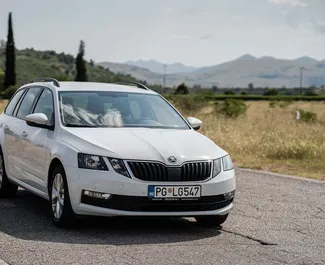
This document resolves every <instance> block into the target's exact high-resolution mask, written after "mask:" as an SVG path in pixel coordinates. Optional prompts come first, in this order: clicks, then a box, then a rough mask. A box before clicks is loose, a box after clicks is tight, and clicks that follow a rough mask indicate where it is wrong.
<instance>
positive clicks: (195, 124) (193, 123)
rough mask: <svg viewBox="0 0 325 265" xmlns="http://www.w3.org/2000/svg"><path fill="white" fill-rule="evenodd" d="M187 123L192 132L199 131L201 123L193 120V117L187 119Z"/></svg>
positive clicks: (195, 119)
mask: <svg viewBox="0 0 325 265" xmlns="http://www.w3.org/2000/svg"><path fill="white" fill-rule="evenodd" d="M187 121H188V122H189V124H190V125H191V127H192V128H193V129H194V130H196V131H197V130H199V129H200V128H201V126H202V121H201V120H199V119H197V118H194V117H188V118H187Z"/></svg>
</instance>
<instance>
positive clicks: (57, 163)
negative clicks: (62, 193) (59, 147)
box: [47, 157, 64, 194]
mask: <svg viewBox="0 0 325 265" xmlns="http://www.w3.org/2000/svg"><path fill="white" fill-rule="evenodd" d="M57 166H62V168H63V170H64V166H63V163H62V161H61V160H60V159H59V158H58V157H54V158H53V159H52V160H51V163H50V166H49V169H48V172H47V189H48V192H49V189H50V179H51V176H52V172H53V171H54V169H55V168H56V167H57ZM49 194H50V193H49Z"/></svg>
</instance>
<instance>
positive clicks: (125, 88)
mask: <svg viewBox="0 0 325 265" xmlns="http://www.w3.org/2000/svg"><path fill="white" fill-rule="evenodd" d="M27 86H28V87H30V86H46V87H51V88H52V89H54V90H57V91H112V92H129V93H141V94H157V93H156V92H155V91H152V90H147V89H143V88H138V87H137V86H133V85H122V84H112V83H98V82H73V81H63V82H61V81H60V87H57V86H55V85H53V84H52V83H51V82H35V83H29V84H26V85H25V86H24V87H27Z"/></svg>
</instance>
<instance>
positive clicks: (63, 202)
mask: <svg viewBox="0 0 325 265" xmlns="http://www.w3.org/2000/svg"><path fill="white" fill-rule="evenodd" d="M49 195H50V196H49V197H50V200H49V202H50V203H49V206H50V209H51V213H52V221H53V223H54V225H56V226H57V227H61V228H65V227H72V226H74V225H75V224H76V214H75V213H74V211H73V209H72V206H71V202H70V196H69V189H68V183H67V178H66V175H65V171H64V168H63V166H61V165H59V166H57V167H56V168H55V169H54V170H53V172H52V174H51V179H50V185H49Z"/></svg>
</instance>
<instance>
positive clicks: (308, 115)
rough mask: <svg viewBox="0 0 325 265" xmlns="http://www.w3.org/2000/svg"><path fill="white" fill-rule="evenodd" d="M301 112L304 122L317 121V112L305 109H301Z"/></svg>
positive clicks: (301, 118)
mask: <svg viewBox="0 0 325 265" xmlns="http://www.w3.org/2000/svg"><path fill="white" fill-rule="evenodd" d="M299 112H300V120H301V121H304V122H309V123H313V122H316V121H317V114H316V113H314V112H312V111H305V110H303V109H299Z"/></svg>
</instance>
